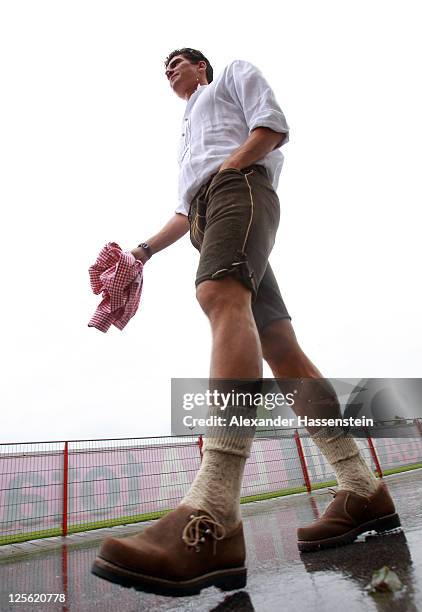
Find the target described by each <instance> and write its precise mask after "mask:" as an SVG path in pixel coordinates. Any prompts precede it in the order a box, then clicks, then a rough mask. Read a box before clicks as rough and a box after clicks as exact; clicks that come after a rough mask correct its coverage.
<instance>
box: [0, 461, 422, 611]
mask: <svg viewBox="0 0 422 612" xmlns="http://www.w3.org/2000/svg"><path fill="white" fill-rule="evenodd" d="M386 481H387V482H388V485H389V487H390V491H391V493H392V495H393V497H394V499H395V501H396V505H397V508H398V511H399V513H400V517H401V520H402V524H403V527H404V529H403V531H396V532H392V533H390V534H387V535H369V536H368V535H367V536H366V538H365V537H364V536H362V537H361V538H360V539H359V540H358V541H357V542H355V543H354V544H352V545H348V546H343V547H340V548H334V549H329V550H325V551H318V552H314V553H299V551H298V549H297V544H296V527H297V526H299V525H301V524H305V523H308V522H310V521H312V520H314V519H315V518H317V517H318V515H319V514H320V513H321V512H322V511H323V509H324V508H325V506H326V505H327V504H328V503H329V502H330V500H331V497H330V495H329V493H328V492H327V491H325V490H322V491H318V492H314V493H312V495H306V494H302V495H296V496H290V497H284V498H278V499H275V500H269V501H265V502H256V503H253V504H248V505H244V506H243V507H242V514H243V517H244V527H245V535H246V540H247V547H248V560H247V565H248V585H247V588H246V589H244V590H243V591H239V592H233V593H229V594H227V593H222V592H220V591H218V590H217V589H214V588H210V589H207V590H204V591H202V593H201V595H198V596H196V597H190V598H166V597H161V596H160V597H159V596H155V595H149V594H143V593H138V592H136V591H134V590H132V589H124V588H122V587H119V586H117V585H113V584H111V583H108V582H106V581H104V580H101V579H99V578H96V577H95V576H93V575H92V574H91V573H90V567H91V563H92V561H93V559H94V558H95V556H96V552H97V550H98V546H99V542H98V538H97V541H94V542H93V541H92V539H91V538H92V535H91V536H87V537H85V536H81V537H79V541H80V543H72V544H62V545H61V546H60V548H57V549H55V550H49V551H45V552H33V553H26V554H20V553H19V554H13V555H10V556H7V557H4V556H2V557H0V611H1V612H6V611H9V610H14V611H18V610H29V609H31V610H32V609H37V610H61V611H63V612H66V611H72V612H84V611H85V610H86V611H90V610H101V611H104V612H108V611H110V612H114V611H115V610H121V611H133V612H135V611H137V610H148V611H157V612H158V611H163V610H169V611H172V610H186V611H189V610H195V612H202V611H211V610H214V611H216V610H218V611H223V610H224V611H229V610H236V611H248V612H249V611H252V610H256V611H263V612H264V611H265V612H268V611H272V610H280V609H284V610H287V611H289V610H295V612H301V611H302V610H307V609H309V608H312V610H313V612H320V611H321V612H323V611H324V612H325V611H327V610H330V611H331V610H338V609H340V608H341V607H345V606H347V611H348V612H354V611H355V610H356V611H359V612H360V611H367V610H368V611H369V610H373V611H379V612H389V611H396V610H397V611H399V610H400V612H402V611H406V612H407V611H410V612H413V611H415V612H416V611H417V610H422V503H421V498H422V470H415V471H413V472H409V473H407V474H406V473H404V474H400V475H397V476H393V477H389V478H387V479H386ZM142 528H143V527H142ZM132 530H133V528H132ZM117 535H118V536H119V535H125V530H124V528H121V529H119V532H118V534H117ZM88 538H89V539H88ZM34 550H36V547H35V545H34ZM384 565H387V566H388V567H389V568H390V569H392V570H393V571H395V572H396V574H397V575H398V577H399V578H400V580H401V581H402V583H403V585H404V588H403V589H402V590H401V591H399V592H396V593H383V594H377V595H376V596H373V595H370V594H369V593H368V591H367V590H366V589H365V587H366V585H368V583H369V582H370V580H371V577H372V574H373V572H374V571H375V570H377V569H380V568H381V567H383V566H384ZM18 593H27V594H28V593H64V594H65V595H66V602H65V603H60V602H57V603H38V604H35V603H32V604H31V603H27V604H22V603H11V602H10V594H18Z"/></svg>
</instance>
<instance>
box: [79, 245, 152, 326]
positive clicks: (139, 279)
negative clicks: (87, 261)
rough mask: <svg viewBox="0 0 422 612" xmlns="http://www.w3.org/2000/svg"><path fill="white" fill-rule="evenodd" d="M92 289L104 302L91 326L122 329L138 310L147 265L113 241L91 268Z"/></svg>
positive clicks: (102, 251)
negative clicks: (144, 269)
mask: <svg viewBox="0 0 422 612" xmlns="http://www.w3.org/2000/svg"><path fill="white" fill-rule="evenodd" d="M89 278H90V281H91V289H92V291H93V292H94V293H95V295H98V294H99V293H102V296H103V299H102V301H101V302H100V304H99V305H98V307H97V310H96V311H95V313H94V315H93V316H92V318H91V320H90V322H89V323H88V327H96V328H97V329H99V330H100V331H102V332H106V331H107V330H108V329H109V327H110V326H111V325H114V326H115V327H117V329H120V330H122V329H123V328H124V327H125V325H126V324H127V323H128V322H129V320H130V319H131V318H132V317H133V315H134V314H135V313H136V311H137V310H138V306H139V300H140V298H141V292H142V284H143V263H142V262H141V261H139V260H138V259H135V257H134V256H133V255H132V253H129V252H123V251H122V249H121V248H120V247H119V245H118V244H116V243H115V242H109V243H107V244H106V245H105V247H104V248H103V249H102V250H101V252H100V254H99V255H98V257H97V261H96V262H95V264H94V265H93V266H91V267H90V268H89Z"/></svg>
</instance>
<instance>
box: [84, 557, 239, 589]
mask: <svg viewBox="0 0 422 612" xmlns="http://www.w3.org/2000/svg"><path fill="white" fill-rule="evenodd" d="M91 572H92V573H93V574H94V575H95V576H98V577H100V578H104V579H105V580H108V581H109V582H114V583H115V584H120V586H123V587H127V588H133V589H136V590H137V591H144V592H145V593H155V594H156V595H166V596H170V597H186V596H189V595H198V594H199V593H200V592H201V590H202V589H206V588H208V587H210V586H215V587H217V588H218V589H221V590H222V591H234V590H238V589H243V588H244V587H245V586H246V574H247V570H246V567H235V568H231V569H226V570H222V571H217V572H211V573H209V574H203V575H202V576H198V577H196V578H192V579H191V580H183V581H174V580H165V579H164V578H156V577H155V576H147V575H145V574H138V573H137V572H134V571H132V570H129V569H127V568H124V567H120V566H119V565H115V564H114V563H111V562H110V561H107V560H106V559H103V558H102V557H97V558H96V559H95V561H94V563H93V565H92V568H91Z"/></svg>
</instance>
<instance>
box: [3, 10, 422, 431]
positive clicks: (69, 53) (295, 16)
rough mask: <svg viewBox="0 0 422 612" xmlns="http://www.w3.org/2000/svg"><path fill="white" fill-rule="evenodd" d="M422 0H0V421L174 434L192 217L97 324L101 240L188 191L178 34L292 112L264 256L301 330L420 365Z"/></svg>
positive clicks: (335, 360)
mask: <svg viewBox="0 0 422 612" xmlns="http://www.w3.org/2000/svg"><path fill="white" fill-rule="evenodd" d="M146 6H148V8H147V9H146ZM418 8H419V6H418V3H417V2H404V3H398V2H385V1H383V2H381V1H378V0H373V1H372V2H367V1H362V0H358V1H356V0H354V1H353V2H352V1H349V2H341V3H339V2H336V1H334V0H332V1H327V0H321V1H320V2H318V3H315V2H313V1H302V2H295V1H293V0H292V1H290V2H283V1H281V2H280V1H279V2H277V3H275V2H264V3H262V2H261V3H258V4H257V3H256V2H250V1H245V2H242V3H240V2H237V3H227V2H220V1H213V2H212V3H202V4H198V3H197V2H192V1H187V2H186V1H185V2H183V3H168V4H164V5H163V3H155V4H154V3H153V4H148V5H145V3H141V2H139V1H138V2H130V1H123V2H122V1H119V2H117V1H115V2H106V1H101V2H99V1H94V0H83V1H80V0H76V1H75V0H74V1H73V2H62V1H59V2H58V1H57V0H54V1H43V0H38V1H37V2H32V1H27V2H25V1H19V0H16V1H14V2H3V3H1V7H0V56H1V58H2V60H1V65H0V83H1V90H2V91H1V95H0V156H1V182H0V197H1V204H2V239H1V241H0V245H1V258H2V259H1V261H2V286H3V295H2V299H1V313H0V314H1V320H2V334H1V352H2V365H1V378H2V382H1V387H0V402H1V416H0V439H1V440H0V441H26V440H53V439H65V438H92V437H93V438H100V437H113V436H116V437H118V436H146V435H161V434H168V433H169V432H170V410H169V406H170V395H169V393H170V379H171V377H180V376H186V377H206V376H207V375H208V368H209V363H208V361H209V352H210V331H209V326H208V323H207V320H206V319H205V316H204V315H203V314H202V312H201V311H200V308H199V306H198V305H197V303H196V300H195V291H194V277H195V270H196V266H197V263H198V254H197V252H196V251H195V250H194V249H193V247H192V246H191V245H190V242H189V239H188V238H187V237H185V238H184V239H182V240H181V241H180V243H179V244H177V245H175V246H173V247H171V248H170V249H169V250H167V251H164V252H162V253H160V254H158V255H156V256H155V257H154V258H153V259H152V260H151V262H149V263H148V264H147V266H146V267H145V284H144V292H143V295H142V299H141V307H140V309H139V311H138V313H137V315H136V316H135V318H134V319H132V321H130V323H129V324H128V326H127V327H126V328H125V330H124V331H123V332H120V331H118V330H117V329H115V328H112V329H111V330H110V331H109V332H108V333H107V334H102V333H101V332H99V331H97V330H95V329H90V328H88V327H87V322H88V320H89V318H90V316H91V315H92V313H93V311H94V310H95V307H96V304H97V303H98V298H97V297H95V296H94V295H93V294H91V292H90V287H89V278H88V267H89V266H90V265H91V264H92V263H93V262H94V261H95V258H96V256H97V254H98V252H99V250H100V249H101V247H102V246H103V245H104V244H105V243H106V242H108V241H110V240H113V241H116V242H118V243H119V244H120V245H121V246H122V248H126V249H131V248H133V247H134V246H136V245H137V244H138V243H139V242H140V241H141V240H144V239H146V238H148V237H149V236H151V235H152V234H153V233H155V232H156V231H157V230H158V229H159V228H160V227H161V226H162V225H163V224H164V223H165V222H166V221H167V220H168V218H169V217H170V216H171V215H172V214H173V211H174V209H175V207H176V205H177V200H176V197H177V170H178V168H177V161H176V155H177V145H178V137H179V131H180V122H181V118H182V115H183V111H184V104H185V103H184V102H183V101H182V100H180V99H179V98H177V97H176V96H175V95H174V94H173V93H172V91H171V90H170V88H169V85H168V83H167V81H166V79H165V78H164V74H163V59H164V57H165V56H166V55H167V53H168V52H169V51H171V50H172V49H174V48H178V47H181V46H191V47H195V48H199V49H201V50H202V51H203V52H204V53H205V55H206V56H207V57H208V58H209V59H210V61H211V62H212V63H213V66H214V70H215V73H216V74H218V73H219V72H220V71H221V70H222V69H223V68H224V66H225V65H226V64H227V63H228V62H230V61H232V60H233V59H246V60H248V61H250V62H252V63H253V64H255V65H256V66H258V67H259V68H260V69H261V71H262V72H263V73H264V75H265V77H266V78H267V80H268V81H269V82H270V84H271V86H272V88H273V89H274V91H275V92H276V96H277V98H278V101H279V103H280V105H281V107H282V109H283V111H284V113H285V115H286V118H287V121H288V123H289V125H290V128H291V133H290V143H289V144H288V145H287V146H286V147H284V149H283V150H284V154H285V164H284V168H283V172H282V175H281V180H280V186H279V190H278V193H279V197H280V201H281V206H282V217H281V224H280V230H279V234H278V242H277V245H276V247H275V248H274V251H273V254H272V257H271V264H272V266H273V268H274V270H275V272H276V274H277V277H278V280H279V284H280V287H281V289H282V293H283V295H284V298H285V301H286V304H287V307H288V308H289V310H290V313H291V315H292V317H293V324H294V327H295V330H296V333H297V335H298V337H299V340H300V341H301V343H302V346H303V348H304V350H305V351H306V352H307V353H308V354H309V356H310V357H311V359H312V360H313V361H315V363H316V364H317V365H318V367H319V368H320V369H321V370H322V372H323V373H324V374H325V375H326V376H331V377H390V376H391V377H419V376H421V353H422V351H421V349H422V338H421V319H420V317H421V289H420V231H421V229H420V228H421V221H422V219H421V212H420V209H421V203H422V202H421V180H420V164H421V156H420V149H421V142H422V129H421V124H422V121H421V112H420V109H421V108H422V99H421V97H422V96H421V86H420V78H418V77H417V75H418V74H419V73H420V57H421V55H422V49H421V47H422V43H421V38H420V29H419V23H420V22H419V19H418V18H417V11H418ZM266 373H267V375H270V373H269V371H267V372H266Z"/></svg>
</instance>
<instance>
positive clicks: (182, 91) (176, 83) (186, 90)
mask: <svg viewBox="0 0 422 612" xmlns="http://www.w3.org/2000/svg"><path fill="white" fill-rule="evenodd" d="M205 66H206V63H205V62H199V64H191V62H190V61H189V60H187V59H186V58H185V57H183V55H175V56H174V57H173V58H172V60H171V61H170V62H169V63H168V65H167V68H166V72H165V74H166V77H167V78H168V80H169V83H170V87H171V88H172V89H173V91H174V93H175V94H177V95H178V96H179V98H183V99H185V100H186V99H188V98H189V96H191V95H192V93H193V92H194V91H195V90H196V88H197V87H198V82H199V81H198V77H199V78H200V79H201V76H203V74H204V68H205Z"/></svg>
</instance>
